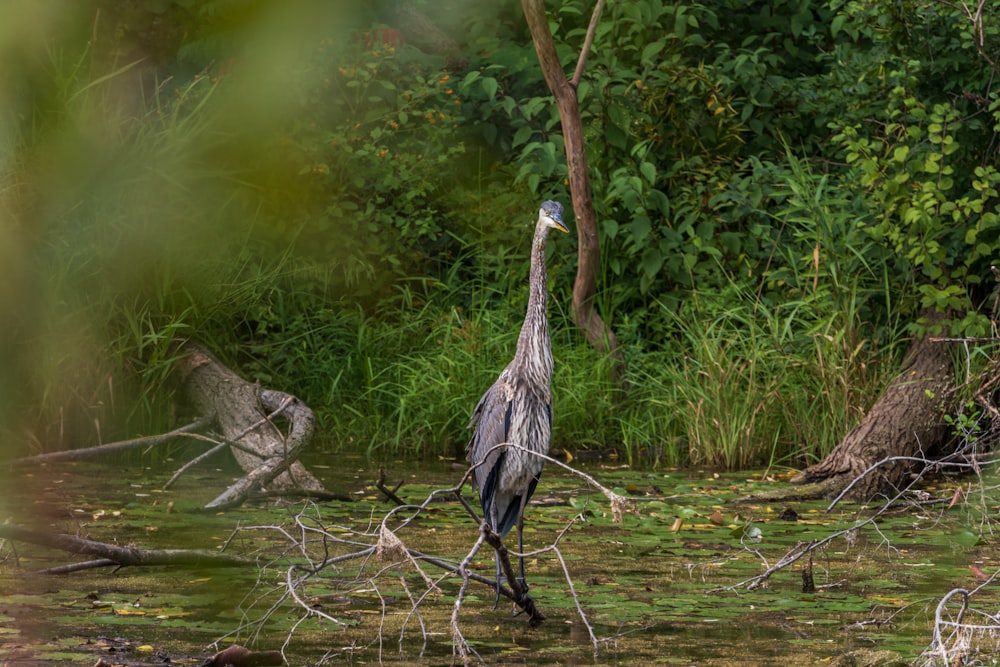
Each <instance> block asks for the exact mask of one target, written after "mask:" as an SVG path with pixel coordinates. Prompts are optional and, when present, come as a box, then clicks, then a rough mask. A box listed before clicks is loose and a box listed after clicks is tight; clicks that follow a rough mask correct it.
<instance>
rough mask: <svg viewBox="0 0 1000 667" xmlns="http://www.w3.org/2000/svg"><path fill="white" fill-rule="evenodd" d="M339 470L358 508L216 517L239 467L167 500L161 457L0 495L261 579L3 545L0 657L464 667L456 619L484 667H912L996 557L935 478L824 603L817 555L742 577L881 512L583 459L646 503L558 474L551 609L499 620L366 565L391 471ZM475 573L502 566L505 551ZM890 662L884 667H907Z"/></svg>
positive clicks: (548, 504)
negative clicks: (199, 552)
mask: <svg viewBox="0 0 1000 667" xmlns="http://www.w3.org/2000/svg"><path fill="white" fill-rule="evenodd" d="M330 458H334V457H333V456H331V457H330ZM336 458H337V459H338V466H337V467H336V468H334V467H329V466H324V465H323V460H324V459H322V458H321V457H317V458H316V459H315V460H311V461H310V460H307V461H306V464H307V466H308V467H309V468H310V469H311V470H313V472H314V473H316V474H317V476H319V477H320V478H322V479H323V481H324V483H325V484H326V485H327V488H328V489H330V490H331V491H334V492H336V493H340V494H345V495H349V496H350V497H352V498H354V499H355V501H354V502H337V501H328V502H319V503H308V502H305V501H300V502H292V501H284V500H275V499H270V500H259V501H255V502H253V503H250V504H247V505H245V506H243V507H241V508H238V509H233V510H227V511H224V512H204V511H202V510H201V509H200V508H201V507H202V506H203V505H204V504H205V503H207V502H208V501H210V500H211V499H212V498H214V497H215V496H216V495H218V494H219V493H220V492H221V491H222V490H223V489H224V488H225V487H226V486H228V484H229V483H230V482H231V480H232V478H233V477H234V475H236V474H237V471H236V470H234V469H233V468H232V467H230V464H228V463H226V462H225V461H223V460H222V459H220V461H221V462H219V463H218V465H219V466H221V467H220V468H206V467H203V468H201V469H199V470H198V471H196V472H190V473H188V474H187V475H186V476H184V477H182V478H181V479H180V480H179V482H178V483H177V484H175V485H174V486H172V487H171V488H170V489H169V490H162V488H161V487H162V486H163V484H164V483H165V482H166V480H167V479H169V478H170V476H171V475H172V473H173V470H172V469H168V468H166V467H163V468H161V467H157V468H155V469H150V468H143V467H142V466H141V465H135V466H128V465H124V466H123V465H121V464H116V465H111V464H108V465H102V464H100V463H93V462H89V463H80V464H60V465H53V466H48V467H42V468H38V469H34V470H32V471H30V472H27V471H25V473H24V474H21V475H19V477H18V478H17V480H16V482H15V483H11V484H9V485H8V486H7V488H6V489H5V490H4V492H3V494H2V495H0V513H2V514H3V518H4V519H5V520H7V521H9V522H10V523H13V524H19V525H23V526H27V527H32V528H35V529H38V530H43V531H50V532H61V533H67V534H71V535H77V536H80V537H86V538H88V539H92V540H98V541H102V542H107V543H112V544H116V545H120V546H126V545H133V546H136V547H140V548H144V549H179V548H184V549H207V550H216V551H218V550H221V549H223V548H224V549H225V551H226V552H227V553H232V554H239V555H244V556H249V557H251V558H254V559H256V560H257V563H258V564H259V566H249V567H242V568H233V567H229V568H209V567H201V568H193V567H164V566H156V567H152V566H151V567H130V568H121V569H117V570H116V569H114V568H110V567H102V568H99V569H89V570H82V571H78V572H73V573H68V574H59V575H55V574H46V575H32V574H31V573H32V572H33V571H36V570H40V569H43V568H49V567H55V566H60V565H65V564H67V563H73V562H79V561H84V560H88V559H89V558H90V557H89V556H76V555H73V554H68V553H65V552H61V551H55V550H51V549H45V548H41V547H35V546H32V545H28V544H24V543H11V542H2V541H0V665H3V666H5V667H6V666H14V665H17V666H21V667H24V666H28V665H38V666H42V665H45V666H49V665H81V666H83V665H86V666H88V667H89V666H91V665H94V664H95V663H96V662H97V660H98V659H99V658H103V659H104V660H105V661H107V662H108V663H110V664H112V665H153V664H157V665H163V664H180V665H198V664H201V663H202V661H203V660H204V659H205V658H206V657H208V656H210V655H212V654H213V653H214V652H215V651H217V650H219V649H221V648H224V647H226V646H228V645H229V644H230V643H233V642H236V643H239V644H242V645H244V646H248V647H251V648H255V649H260V650H283V652H284V655H285V658H286V660H287V664H289V665H318V664H338V665H339V664H358V665H360V664H378V663H380V662H384V663H392V664H399V665H408V664H413V665H418V664H419V665H437V664H451V663H453V662H459V663H460V662H461V659H460V657H459V656H458V655H457V654H456V652H455V649H454V646H455V641H454V637H455V634H454V632H453V630H454V629H455V628H457V630H458V631H459V632H460V633H461V636H462V637H464V639H465V641H466V642H467V645H468V648H469V653H468V658H469V659H470V661H472V662H484V663H487V664H525V665H569V664H583V665H588V664H590V665H592V664H599V665H605V664H607V665H649V664H660V665H703V666H730V665H741V666H747V665H772V664H774V665H777V664H781V665H828V664H831V663H834V664H836V661H837V660H840V659H842V656H844V655H846V654H849V653H852V652H855V651H859V650H862V649H863V650H866V651H868V652H875V651H891V652H894V653H895V655H896V656H898V664H907V663H909V662H910V661H912V660H914V659H916V658H917V657H918V656H919V654H920V653H921V652H922V651H923V650H924V649H925V648H927V647H928V646H929V644H930V643H931V638H932V632H933V627H934V617H935V609H936V608H937V605H938V602H939V601H940V600H941V598H942V596H944V595H946V594H947V593H948V592H949V591H950V590H952V589H954V588H966V589H972V588H974V587H976V586H977V585H979V584H980V583H982V581H983V580H984V577H986V576H988V575H989V574H992V573H993V572H994V571H995V570H996V569H997V568H998V567H1000V563H998V553H997V550H996V539H995V537H994V536H993V533H992V526H993V520H994V517H996V515H997V504H996V501H995V499H990V498H988V497H986V496H983V495H976V496H975V497H973V496H970V497H969V498H968V499H964V500H960V501H959V502H955V503H952V502H951V500H952V499H953V498H954V497H956V496H955V494H954V492H955V489H956V488H958V487H960V486H963V485H964V486H965V488H968V485H969V484H970V483H974V482H976V480H974V479H942V480H938V481H937V482H936V483H934V484H930V485H927V486H925V487H924V490H925V491H926V492H927V493H928V494H929V496H927V499H928V500H931V501H933V500H935V499H937V500H938V501H939V502H937V503H935V504H931V503H927V504H922V505H915V504H910V505H905V506H904V505H901V506H900V507H899V508H898V509H897V510H894V511H891V512H887V513H885V514H884V515H882V516H881V517H880V518H879V520H878V521H877V522H875V523H874V524H869V525H867V526H865V527H862V528H859V529H858V530H856V531H853V532H850V533H847V534H844V535H843V536H841V537H838V538H837V539H834V540H831V541H830V542H829V543H828V544H827V545H826V546H824V547H823V548H821V549H819V550H817V551H816V552H815V553H814V554H813V558H812V577H813V581H814V583H815V585H816V591H815V592H809V593H805V592H803V572H802V570H803V567H804V566H805V565H806V564H807V562H808V560H809V559H808V558H804V559H802V560H800V561H798V562H796V563H795V564H793V565H791V566H789V567H787V568H785V569H782V570H780V571H778V572H776V573H775V574H773V576H771V577H770V578H769V580H768V581H767V583H766V585H764V586H761V587H758V588H755V589H753V590H747V589H746V587H745V586H744V587H739V586H738V584H740V582H744V581H746V580H748V579H750V578H752V577H755V576H757V575H759V574H761V572H763V571H764V569H765V568H766V567H767V566H768V565H773V564H775V563H776V562H777V561H779V560H780V559H781V558H782V556H784V555H785V554H786V553H788V552H789V550H791V549H792V548H794V547H795V546H796V545H798V544H801V543H807V542H810V541H814V540H821V539H823V538H825V537H827V536H828V535H830V534H832V533H835V532H836V531H838V530H844V529H847V528H850V527H852V526H854V525H856V524H857V523H859V522H860V521H862V520H863V519H865V518H867V517H869V516H871V514H872V513H873V512H874V511H875V510H877V509H878V508H879V505H878V504H872V505H870V506H860V505H857V504H850V503H844V504H840V505H838V506H836V507H835V508H834V509H833V511H831V512H827V511H826V507H827V505H828V503H826V502H819V501H809V502H783V503H780V504H770V503H767V502H753V501H750V502H742V501H740V500H739V499H740V498H743V497H745V496H748V495H751V494H756V493H760V492H762V491H768V490H773V489H775V488H780V487H782V486H784V485H785V484H786V482H785V479H786V478H785V477H784V476H782V475H780V474H775V475H767V474H764V473H737V474H721V475H720V474H715V473H712V472H697V471H652V472H640V471H632V470H629V469H626V468H624V467H620V466H615V465H598V464H590V465H588V466H586V467H585V468H583V469H584V470H585V472H587V473H588V474H590V475H591V476H593V477H594V478H595V479H596V480H597V481H598V482H600V483H601V484H603V485H604V486H606V487H609V488H612V489H614V490H615V491H616V492H618V493H620V494H622V495H624V496H627V497H629V498H630V499H632V500H633V501H634V502H633V503H632V507H631V510H630V511H629V512H627V513H626V514H625V516H624V520H623V521H622V522H621V523H615V522H614V521H613V518H612V515H611V509H610V507H609V503H608V501H607V499H606V498H605V496H604V495H602V494H601V493H600V492H599V491H597V490H595V489H594V488H592V487H590V486H588V485H587V484H586V483H585V482H584V481H583V480H582V479H581V478H579V477H576V476H574V475H572V474H570V473H569V472H567V471H565V470H562V469H559V468H557V467H556V466H553V465H549V466H548V467H547V468H546V471H545V472H544V474H543V477H542V482H541V483H540V485H539V488H538V490H537V492H536V494H535V502H533V503H532V505H531V506H530V507H529V509H528V511H527V512H526V527H525V550H526V551H531V550H533V549H542V548H543V547H548V546H551V545H553V544H554V543H555V544H557V549H550V550H548V551H544V552H542V553H539V554H537V555H534V556H531V557H529V558H527V562H526V568H527V578H528V582H529V584H530V585H531V595H532V597H533V598H534V600H535V602H536V603H537V605H538V607H539V609H540V610H541V611H542V612H543V613H544V614H545V615H546V616H547V620H545V622H544V623H543V624H542V625H541V626H540V627H538V628H529V627H528V624H527V621H526V619H525V618H524V616H513V615H512V613H511V605H510V602H509V601H508V600H506V599H502V600H501V602H500V604H499V606H498V607H497V608H496V609H495V610H494V609H493V598H494V594H493V591H492V590H491V589H490V588H488V587H487V586H485V585H483V584H481V583H477V582H474V581H473V582H471V583H470V584H469V587H468V589H467V590H466V592H465V594H464V597H463V598H462V599H461V600H460V604H459V605H456V601H458V600H459V589H460V586H461V579H460V578H459V577H457V576H454V575H449V574H447V573H446V572H445V571H444V570H442V569H439V568H437V567H435V566H434V565H433V564H431V563H429V562H426V561H406V560H404V561H403V562H402V563H397V562H396V561H397V560H398V558H399V557H398V556H394V555H393V554H394V553H395V552H392V550H391V549H387V551H388V553H386V554H383V555H384V558H383V559H382V560H380V559H379V558H377V557H376V556H375V555H374V554H371V555H367V556H365V557H357V556H355V557H352V554H357V553H359V552H363V551H364V549H366V548H369V547H371V546H372V545H374V544H376V542H377V538H378V535H379V525H380V522H381V521H382V519H383V518H384V517H385V516H386V515H387V513H389V512H390V510H392V509H393V504H392V503H390V502H388V501H387V500H386V499H385V496H384V495H383V494H382V493H380V492H379V491H378V490H377V489H376V488H375V486H374V482H375V480H376V478H377V477H378V466H377V465H376V464H373V463H371V462H369V461H366V460H365V459H362V458H355V457H350V456H343V455H336ZM326 460H329V458H328V459H326ZM175 465H179V464H175ZM384 466H385V469H386V479H387V482H388V484H389V485H390V486H391V487H394V486H395V484H396V483H397V482H402V484H401V486H400V487H399V488H398V489H397V490H396V493H397V495H399V496H400V497H401V498H402V499H403V500H404V501H405V502H407V503H412V504H414V505H418V504H421V503H424V501H425V500H426V499H427V498H428V496H430V495H431V493H432V492H433V491H434V490H435V489H445V488H448V487H451V486H454V485H455V484H456V483H457V482H458V481H459V480H460V478H461V475H462V473H463V472H464V470H463V469H461V468H455V467H453V466H451V465H449V464H446V463H440V464H424V463H413V462H387V463H385V464H384ZM465 491H466V497H468V498H472V492H471V491H470V490H469V488H468V487H466V488H465ZM473 504H474V505H475V504H476V503H475V502H473ZM789 519H791V520H789ZM387 525H388V526H389V528H391V529H393V530H394V531H395V534H396V536H397V537H398V538H399V539H400V540H402V542H403V543H404V544H405V545H406V546H407V547H408V548H410V549H411V550H416V551H419V552H421V553H422V554H426V555H428V556H432V557H436V558H439V559H442V560H446V561H449V562H451V563H457V562H459V561H461V560H462V559H463V558H465V557H466V556H467V555H468V554H469V552H470V549H472V547H473V545H474V544H475V542H476V540H477V538H478V536H479V535H478V531H477V529H476V527H475V524H474V522H473V521H472V520H471V519H470V518H469V517H468V515H467V514H466V512H465V510H464V509H463V507H462V506H461V505H460V504H459V503H458V502H456V501H454V500H451V499H449V498H447V497H441V498H439V499H435V500H433V501H431V502H430V503H429V504H428V506H427V509H426V510H425V511H423V512H417V511H414V510H400V511H397V512H396V513H395V514H393V516H392V517H391V519H390V521H388V522H387ZM321 529H322V532H320V530H321ZM513 536H514V533H512V534H511V538H513ZM557 536H558V540H557ZM507 542H508V544H509V545H510V546H513V545H514V540H513V539H508V541H507ZM337 558H343V560H339V561H338V560H336V559H337ZM323 559H328V562H329V565H328V566H327V567H326V568H325V569H324V570H323V572H322V573H321V574H319V575H317V576H315V577H313V578H311V579H309V580H308V581H305V582H300V586H299V587H297V588H296V589H295V590H296V595H297V596H298V598H299V600H298V601H296V600H294V599H287V595H286V594H287V592H288V591H289V588H288V586H287V582H288V581H292V580H295V576H296V575H295V574H294V572H295V571H294V570H292V572H293V574H292V575H289V571H290V570H289V565H290V564H292V563H295V562H298V563H303V562H306V561H307V560H311V561H312V562H314V563H315V562H318V561H321V560H323ZM471 563H472V566H473V568H474V571H475V572H476V573H477V574H481V575H483V576H486V577H491V576H492V574H493V567H494V565H493V554H492V550H490V549H489V547H483V549H482V550H481V551H479V552H478V554H476V555H475V557H474V558H473V559H472V561H471ZM998 585H1000V584H990V585H989V586H987V587H984V588H983V589H982V590H981V591H980V592H978V593H977V594H976V596H975V598H974V600H973V606H974V607H975V608H977V609H992V610H993V613H996V610H997V609H998V606H1000V603H998V595H997V590H996V588H997V586H998ZM283 595H284V596H285V599H283V597H282V596H283ZM302 605H308V606H309V607H311V608H312V609H313V610H318V611H319V612H321V614H324V615H326V616H328V618H322V617H321V616H320V615H317V614H315V613H313V614H310V613H308V612H307V611H306V610H305V608H304V607H303V606H302ZM456 607H457V610H456ZM330 619H334V620H330ZM990 641H993V640H990ZM994 646H995V642H994ZM880 655H881V656H882V657H880V658H878V660H879V661H878V662H874V663H871V664H893V663H892V662H891V661H889V659H888V658H886V657H885V656H887V655H890V654H887V653H883V654H880ZM978 658H979V660H981V661H982V662H980V663H977V664H993V663H994V662H995V658H991V657H990V656H989V655H984V654H979V656H978ZM851 664H855V663H851Z"/></svg>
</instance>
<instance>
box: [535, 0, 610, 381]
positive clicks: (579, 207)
mask: <svg viewBox="0 0 1000 667" xmlns="http://www.w3.org/2000/svg"><path fill="white" fill-rule="evenodd" d="M603 4H604V3H603V1H599V2H598V4H597V7H596V8H595V10H594V16H593V17H592V19H591V24H590V29H589V30H588V34H587V39H586V40H585V41H584V46H583V49H582V50H581V53H580V61H579V63H578V65H577V68H576V74H574V76H573V81H572V82H570V81H569V80H568V79H567V78H566V73H565V72H564V71H563V67H562V63H560V62H559V56H558V55H557V54H556V45H555V42H554V41H553V39H552V31H550V30H549V21H548V17H546V15H545V3H544V1H543V0H521V7H522V9H523V10H524V17H525V19H526V20H527V22H528V28H529V29H530V30H531V38H532V40H533V41H534V43H535V51H536V52H537V53H538V62H539V63H540V64H541V66H542V73H543V74H544V75H545V81H546V82H547V83H548V85H549V90H551V91H552V95H553V96H554V97H555V99H556V106H558V107H559V121H560V123H561V125H562V131H563V143H564V144H565V148H566V166H567V168H568V170H569V187H570V193H571V195H572V198H573V212H574V213H575V214H576V235H577V239H578V240H579V250H578V260H577V261H578V264H577V269H576V282H574V284H573V304H572V306H571V307H570V312H571V313H572V315H573V321H574V322H576V325H577V326H578V327H580V328H581V329H582V330H583V333H584V336H586V338H587V340H588V341H589V342H590V344H591V345H593V346H594V348H595V349H597V350H599V351H601V352H604V353H606V354H608V355H609V356H610V358H611V361H612V366H611V372H612V380H613V381H614V382H615V384H616V385H617V386H618V387H619V388H620V389H622V391H627V389H628V384H627V380H626V376H625V357H624V355H623V354H622V351H621V348H619V347H618V339H617V337H616V336H615V332H614V331H612V329H611V327H609V326H607V324H605V323H604V320H603V319H601V316H600V314H599V313H598V312H597V310H596V309H595V308H594V293H595V292H596V289H597V274H598V269H599V268H600V262H601V247H600V240H599V237H598V235H597V215H596V214H595V213H594V202H593V197H592V195H591V191H590V173H589V172H588V171H587V152H586V145H585V144H584V140H583V123H582V121H581V119H580V105H579V100H578V99H577V96H576V87H577V85H578V84H579V77H580V76H581V74H582V71H583V64H584V62H585V61H586V58H587V51H588V50H589V49H590V43H591V41H592V39H593V31H594V29H595V28H596V25H597V18H598V16H599V15H600V9H601V7H602V6H603Z"/></svg>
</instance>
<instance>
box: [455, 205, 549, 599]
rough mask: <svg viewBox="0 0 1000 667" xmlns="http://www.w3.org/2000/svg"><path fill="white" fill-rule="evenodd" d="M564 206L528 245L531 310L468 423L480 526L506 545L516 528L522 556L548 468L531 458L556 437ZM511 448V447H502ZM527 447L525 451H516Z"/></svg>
mask: <svg viewBox="0 0 1000 667" xmlns="http://www.w3.org/2000/svg"><path fill="white" fill-rule="evenodd" d="M562 212H563V206H562V204H560V203H559V202H557V201H553V200H548V201H545V202H542V206H541V208H540V209H539V210H538V220H537V222H536V223H535V236H534V240H533V241H532V243H531V269H530V273H529V280H528V310H527V313H526V314H525V316H524V324H523V325H522V326H521V333H520V334H519V335H518V338H517V350H516V352H515V353H514V358H513V359H512V360H511V362H510V363H509V364H507V366H506V368H504V369H503V371H501V372H500V376H499V377H498V378H497V381H496V382H494V383H493V386H491V387H490V388H489V389H487V390H486V393H485V394H483V396H482V398H480V399H479V403H478V404H477V405H476V408H475V410H474V411H473V413H472V419H471V420H470V422H469V428H471V429H473V432H472V437H471V439H470V440H469V444H468V447H467V458H468V460H469V463H470V464H471V466H472V481H473V485H474V486H475V487H476V488H477V489H478V490H479V501H480V504H481V505H482V509H483V520H484V521H485V522H486V523H487V524H488V525H489V526H490V528H492V529H493V530H494V531H495V532H496V533H498V534H499V535H500V537H501V539H502V538H503V537H504V536H506V535H507V533H509V532H510V530H511V528H512V527H513V526H514V525H515V524H516V525H517V544H518V552H519V553H523V552H524V540H523V535H522V533H523V528H524V508H525V506H526V505H527V504H528V500H530V499H531V495H532V494H533V493H534V492H535V487H536V486H537V485H538V478H539V476H540V475H541V473H542V467H543V466H544V464H545V461H544V459H542V458H541V457H539V456H534V454H543V455H545V454H548V452H549V440H550V437H551V435H552V391H551V387H550V379H551V377H552V344H551V342H550V340H549V320H548V314H547V313H546V306H547V301H548V285H547V282H546V272H545V243H546V241H547V240H548V236H549V231H550V230H552V229H557V230H559V231H561V232H564V233H568V232H569V230H568V229H567V228H566V225H565V224H564V223H563V219H562ZM502 444H507V445H513V446H512V447H498V445H502ZM519 447H520V448H523V449H519ZM496 560H497V564H496V565H497V570H496V571H497V579H496V586H497V598H496V603H494V608H496V604H498V603H499V601H500V585H501V583H500V582H501V574H500V554H499V553H498V554H497V559H496ZM520 569H521V577H520V581H519V583H520V584H521V590H522V591H527V586H526V584H525V578H524V557H523V556H522V557H520Z"/></svg>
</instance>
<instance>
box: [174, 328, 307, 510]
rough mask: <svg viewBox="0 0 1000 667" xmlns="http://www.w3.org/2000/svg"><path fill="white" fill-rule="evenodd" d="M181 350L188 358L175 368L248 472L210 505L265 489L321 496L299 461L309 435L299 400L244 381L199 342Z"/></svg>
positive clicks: (241, 498) (197, 405) (304, 409)
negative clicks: (283, 425)
mask: <svg viewBox="0 0 1000 667" xmlns="http://www.w3.org/2000/svg"><path fill="white" fill-rule="evenodd" d="M183 351H184V352H186V353H187V355H186V356H185V357H184V358H183V359H181V360H180V361H179V362H178V363H177V367H178V370H179V372H180V374H181V377H182V378H183V384H184V389H185V391H186V393H187V395H188V396H189V397H190V398H191V400H192V402H193V403H194V404H195V406H196V407H197V408H198V409H199V410H200V411H201V412H202V413H203V414H204V415H206V416H208V415H210V416H213V417H214V418H215V420H216V421H217V422H218V424H219V427H220V428H221V429H222V433H223V436H224V437H225V438H226V440H228V441H230V450H231V451H232V453H233V457H234V458H235V459H236V461H237V462H238V463H239V464H240V466H241V467H242V468H243V470H244V471H246V472H247V476H246V477H244V478H243V479H241V480H240V481H238V482H237V483H236V484H235V485H234V486H233V487H231V488H230V489H228V490H227V491H226V492H225V493H223V494H222V495H221V496H219V497H218V498H216V499H215V500H214V501H212V503H209V505H208V506H209V507H221V506H229V505H232V504H237V503H238V502H241V501H242V500H243V499H244V498H245V497H246V496H247V495H248V494H249V493H250V492H251V491H253V490H255V489H258V488H262V487H263V486H265V485H271V487H272V488H274V489H303V490H306V491H315V492H325V489H324V488H323V484H322V483H321V482H320V481H319V480H318V479H316V477H314V476H313V475H312V473H310V472H309V471H308V470H307V469H306V467H305V466H304V465H302V463H301V462H300V461H298V460H297V458H298V455H299V452H300V451H301V449H302V447H304V446H305V445H306V444H308V442H309V441H310V439H311V438H312V432H313V415H312V411H311V410H309V408H308V407H307V406H306V405H305V404H304V403H303V402H302V401H300V400H299V399H297V398H295V397H294V396H291V395H289V394H285V393H283V392H279V391H274V390H268V389H261V387H260V386H259V385H256V384H251V383H249V382H247V381H246V380H244V379H243V378H241V377H239V376H238V375H236V373H234V372H233V371H231V370H229V369H228V368H226V367H225V366H224V365H222V364H221V363H220V362H219V361H218V359H216V358H215V357H214V356H212V354H211V353H209V352H208V350H206V349H205V348H204V347H202V346H201V345H198V344H197V343H186V344H184V346H183ZM275 417H282V418H283V419H287V420H288V422H289V429H288V433H287V434H286V433H282V431H281V429H279V428H278V426H277V425H276V424H275V422H274V418H275Z"/></svg>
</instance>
